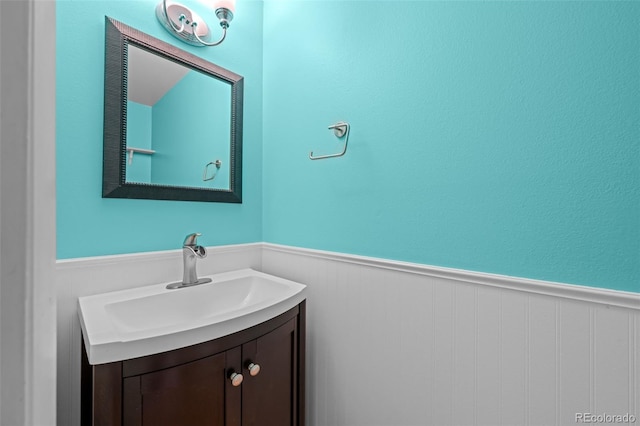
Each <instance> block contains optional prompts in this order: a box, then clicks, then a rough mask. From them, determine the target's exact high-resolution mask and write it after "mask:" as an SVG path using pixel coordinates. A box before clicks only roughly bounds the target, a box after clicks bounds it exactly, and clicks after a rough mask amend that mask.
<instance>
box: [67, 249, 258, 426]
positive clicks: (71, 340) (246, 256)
mask: <svg viewBox="0 0 640 426" xmlns="http://www.w3.org/2000/svg"><path fill="white" fill-rule="evenodd" d="M207 251H208V255H207V257H206V258H205V259H202V260H199V261H198V266H197V268H198V275H199V276H205V275H211V274H216V273H219V272H225V271H231V270H235V269H243V268H253V269H255V270H261V266H262V263H261V262H262V255H261V244H241V245H233V246H223V247H208V248H207ZM181 279H182V250H171V251H164V252H153V253H141V254H128V255H118V256H102V257H93V258H82V259H70V260H62V261H58V263H57V265H56V285H57V295H58V309H57V317H58V324H57V327H58V336H57V343H58V348H57V354H58V356H57V363H58V385H57V390H58V396H57V398H58V407H57V408H58V410H57V411H58V415H57V417H58V424H59V425H65V426H78V425H80V365H81V361H80V356H81V344H82V343H81V342H82V333H81V330H80V322H79V320H78V309H77V305H78V297H82V296H88V295H92V294H99V293H105V292H109V291H117V290H123V289H127V288H134V287H141V286H145V285H151V284H157V283H162V282H171V281H180V280H181Z"/></svg>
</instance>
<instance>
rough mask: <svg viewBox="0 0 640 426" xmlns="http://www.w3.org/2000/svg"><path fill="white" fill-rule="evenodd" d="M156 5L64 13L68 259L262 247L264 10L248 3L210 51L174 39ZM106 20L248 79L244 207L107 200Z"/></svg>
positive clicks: (60, 187) (62, 142)
mask: <svg viewBox="0 0 640 426" xmlns="http://www.w3.org/2000/svg"><path fill="white" fill-rule="evenodd" d="M156 4H157V1H155V0H139V1H58V2H57V3H56V11H57V14H56V19H57V28H58V31H57V32H56V49H57V51H56V56H57V64H56V67H57V68H56V79H57V82H56V92H57V100H56V103H57V105H56V109H57V117H56V121H57V123H56V124H57V128H56V162H57V183H56V184H57V236H58V241H57V247H58V254H57V257H58V258H59V259H65V258H72V257H84V256H97V255H105V254H116V253H135V252H145V251H155V250H169V249H174V248H178V247H180V245H181V243H182V240H183V238H184V236H185V235H186V234H188V233H191V232H201V233H203V234H204V235H203V237H202V244H206V245H223V244H233V243H244V242H253V241H261V240H262V183H261V182H262V181H261V178H262V34H263V32H262V3H261V2H256V1H250V2H239V4H238V5H237V14H236V15H237V16H236V19H234V20H233V22H232V24H231V28H230V30H229V35H228V37H227V40H226V41H225V42H224V43H223V44H222V45H220V46H218V47H215V48H209V49H207V48H197V47H192V46H189V45H187V44H184V43H182V42H180V41H179V40H177V39H175V38H173V37H172V36H171V35H170V34H169V33H167V32H166V31H165V30H164V28H162V26H161V24H160V23H159V22H158V21H157V19H156V18H155V7H156ZM105 15H107V16H110V17H112V18H114V19H117V20H119V21H121V22H124V23H125V24H127V25H130V26H132V27H134V28H137V29H139V30H141V31H143V32H145V33H147V34H150V35H152V36H154V37H156V38H159V39H161V40H163V41H166V42H168V43H171V44H173V45H176V46H178V47H179V48H181V49H183V50H187V51H189V52H191V53H193V54H196V55H199V56H201V57H203V58H204V59H207V60H209V61H211V62H213V63H215V64H217V65H220V66H222V67H224V68H227V69H230V70H232V71H234V72H236V73H238V74H240V75H242V76H244V77H245V92H244V96H245V97H244V117H245V119H244V157H243V161H244V176H243V182H244V186H243V190H244V191H243V203H242V204H223V203H198V202H176V201H156V200H126V199H103V198H102V197H101V194H102V140H103V133H102V132H103V102H104V100H103V92H104V17H105ZM214 30H219V28H214ZM190 107H192V105H186V106H185V108H190ZM185 138H187V136H185Z"/></svg>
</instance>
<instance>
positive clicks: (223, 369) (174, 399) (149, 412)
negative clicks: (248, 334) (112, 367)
mask: <svg viewBox="0 0 640 426" xmlns="http://www.w3.org/2000/svg"><path fill="white" fill-rule="evenodd" d="M234 357H235V359H236V361H235V362H234V360H233V358H234ZM239 358H240V348H237V349H235V350H234V349H232V350H230V351H227V352H223V353H220V354H217V355H213V356H209V357H207V358H203V359H200V360H197V361H193V362H189V363H187V364H182V365H178V366H176V367H172V368H167V369H165V370H160V371H156V372H153V373H148V374H143V375H141V376H135V377H128V378H125V379H124V383H123V420H124V421H123V424H124V425H127V426H128V425H143V426H144V425H148V426H161V425H171V426H176V425H190V426H198V425H208V426H225V425H238V426H239V422H238V420H237V418H238V417H239V416H238V414H234V413H233V412H234V410H235V412H236V413H238V412H239V410H240V398H241V390H240V388H234V387H233V386H232V385H231V384H230V382H229V380H228V379H227V376H228V374H229V371H228V370H230V367H229V366H230V365H231V364H234V363H235V364H239V362H238V361H239ZM238 367H239V365H238ZM225 393H227V394H228V396H227V398H226V399H225ZM234 405H235V406H234ZM227 418H228V419H227ZM227 420H228V422H227V423H225V421H227Z"/></svg>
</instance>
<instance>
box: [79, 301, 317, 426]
mask: <svg viewBox="0 0 640 426" xmlns="http://www.w3.org/2000/svg"><path fill="white" fill-rule="evenodd" d="M304 351H305V302H302V303H301V304H300V305H298V306H296V307H295V308H293V309H291V310H289V311H287V312H285V313H284V314H282V315H279V316H277V317H275V318H273V319H271V320H269V321H266V322H264V323H261V324H258V325H256V326H254V327H251V328H249V329H246V330H243V331H241V332H238V333H235V334H232V335H229V336H225V337H222V338H220V339H216V340H212V341H209V342H205V343H201V344H198V345H194V346H190V347H186V348H182V349H177V350H174V351H171V352H165V353H161V354H156V355H150V356H146V357H142V358H136V359H132V360H126V361H120V362H113V363H108V364H101V365H93V366H92V365H89V364H88V362H87V358H86V355H85V354H84V351H83V371H82V424H83V425H115V424H122V425H125V426H129V425H136V426H142V425H145V426H146V425H153V426H159V425H171V426H178V425H179V426H183V425H184V426H191V425H194V426H196V425H209V426H272V425H273V426H304V414H305V413H304V376H305V374H304V373H305V371H304Z"/></svg>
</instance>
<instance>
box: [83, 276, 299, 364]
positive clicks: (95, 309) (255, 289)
mask: <svg viewBox="0 0 640 426" xmlns="http://www.w3.org/2000/svg"><path fill="white" fill-rule="evenodd" d="M201 278H207V277H201ZM208 278H211V279H212V280H213V282H211V283H207V284H200V285H196V286H193V287H186V288H181V289H175V290H167V289H166V286H167V284H168V283H162V284H154V285H150V286H145V287H138V288H133V289H129V290H122V291H115V292H110V293H103V294H98V295H94V296H87V297H80V298H79V299H78V315H79V317H80V325H81V327H82V335H83V337H84V344H85V348H86V350H87V355H88V358H89V363H90V364H92V365H95V364H104V363H108V362H115V361H122V360H125V359H131V358H137V357H141V356H146V355H152V354H156V353H160V352H165V351H170V350H174V349H179V348H182V347H185V346H190V345H195V344H198V343H202V342H206V341H208V340H213V339H217V338H219V337H223V336H226V335H228V334H232V333H235V332H238V331H241V330H244V329H246V328H249V327H252V326H254V325H256V324H259V323H261V322H264V321H267V320H269V319H271V318H273V317H275V316H277V315H280V314H282V313H284V312H286V311H288V310H289V309H291V308H293V307H294V306H296V305H298V304H299V303H300V302H302V301H303V300H304V299H305V298H306V296H305V290H306V286H305V285H303V284H300V283H297V282H294V281H290V280H286V279H283V278H279V277H276V276H273V275H268V274H265V273H262V272H258V271H254V270H253V269H241V270H238V271H232V272H225V273H221V274H216V275H209V276H208Z"/></svg>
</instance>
